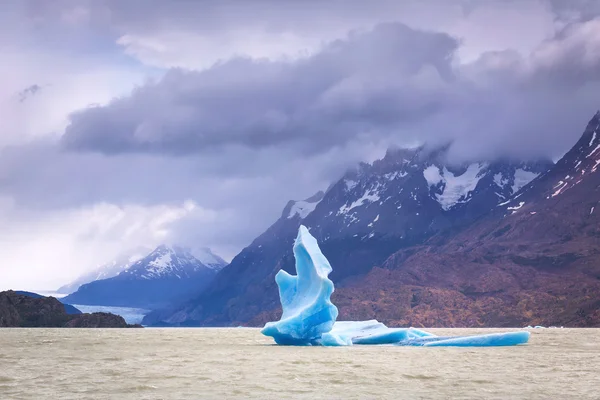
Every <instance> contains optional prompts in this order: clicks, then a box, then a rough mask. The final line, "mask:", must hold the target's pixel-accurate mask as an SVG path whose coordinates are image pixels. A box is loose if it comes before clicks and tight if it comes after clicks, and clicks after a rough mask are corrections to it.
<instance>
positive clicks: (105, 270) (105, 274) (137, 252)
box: [57, 247, 151, 294]
mask: <svg viewBox="0 0 600 400" xmlns="http://www.w3.org/2000/svg"><path fill="white" fill-rule="evenodd" d="M150 251H151V249H150V248H147V247H137V248H135V249H133V250H131V251H128V252H126V253H123V254H121V255H120V256H118V257H117V258H115V259H114V260H113V261H111V262H108V263H106V264H103V265H100V266H99V267H98V268H96V269H94V270H92V271H90V272H88V273H85V274H83V275H81V276H80V277H79V278H77V279H75V280H74V281H73V282H71V283H69V284H67V285H64V286H61V287H60V288H58V290H57V292H58V293H61V294H71V293H73V292H75V291H76V290H77V289H79V287H80V286H81V285H84V284H86V283H90V282H94V281H99V280H102V279H108V278H112V277H114V276H117V275H119V274H120V273H121V272H123V271H125V270H126V269H128V268H129V267H131V265H132V264H133V263H135V262H136V261H138V260H140V259H142V258H143V257H144V256H145V255H146V254H148V253H149V252H150Z"/></svg>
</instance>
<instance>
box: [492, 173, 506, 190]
mask: <svg viewBox="0 0 600 400" xmlns="http://www.w3.org/2000/svg"><path fill="white" fill-rule="evenodd" d="M494 183H495V184H496V186H498V187H499V188H503V187H504V186H506V185H507V184H508V183H509V180H508V179H507V178H505V177H504V175H502V172H499V173H497V174H495V175H494Z"/></svg>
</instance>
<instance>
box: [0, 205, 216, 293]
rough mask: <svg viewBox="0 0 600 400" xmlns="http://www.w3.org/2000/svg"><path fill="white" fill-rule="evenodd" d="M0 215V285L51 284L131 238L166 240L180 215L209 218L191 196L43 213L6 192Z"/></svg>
mask: <svg viewBox="0 0 600 400" xmlns="http://www.w3.org/2000/svg"><path fill="white" fill-rule="evenodd" d="M0 217H1V218H2V230H1V232H0V244H1V249H2V263H1V264H0V276H2V280H0V290H5V289H9V288H12V289H19V288H34V289H50V288H56V287H58V286H60V285H62V284H64V283H65V282H67V281H70V280H72V279H74V278H76V277H77V276H79V275H80V274H81V273H83V272H84V271H85V270H86V269H88V268H89V267H90V266H94V265H100V264H102V263H105V262H108V261H111V257H112V256H114V254H118V253H119V252H122V251H129V250H130V249H131V248H132V247H135V245H136V244H144V245H157V244H160V243H164V242H169V241H170V240H171V238H172V226H173V225H174V224H175V223H177V222H178V221H180V220H182V219H184V218H190V217H191V218H193V219H195V220H196V221H199V222H203V223H206V224H211V223H214V220H215V214H214V213H213V212H211V211H210V210H205V209H201V208H199V207H198V206H197V205H196V204H195V203H194V202H192V201H185V202H183V203H182V204H178V205H170V206H167V205H160V206H151V207H144V206H139V205H133V204H130V205H124V206H116V205H112V204H106V203H98V204H95V205H93V206H88V207H78V208H75V209H71V210H63V211H59V212H55V213H52V214H48V213H43V212H40V211H39V210H37V211H36V210H27V209H22V208H17V207H15V204H14V203H13V202H12V200H11V199H10V198H6V197H0Z"/></svg>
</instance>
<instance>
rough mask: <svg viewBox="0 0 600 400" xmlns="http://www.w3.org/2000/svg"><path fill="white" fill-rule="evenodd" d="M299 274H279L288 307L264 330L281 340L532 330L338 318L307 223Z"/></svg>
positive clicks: (452, 339)
mask: <svg viewBox="0 0 600 400" xmlns="http://www.w3.org/2000/svg"><path fill="white" fill-rule="evenodd" d="M294 257H295V259H296V273H297V275H296V276H294V275H290V274H289V273H287V272H285V271H283V270H280V271H279V272H278V273H277V275H276V276H275V282H276V283H277V286H278V287H279V299H280V301H281V307H282V309H283V313H282V315H281V318H280V320H279V321H274V322H268V323H267V324H266V325H265V327H264V328H263V329H262V331H261V332H262V333H263V334H264V335H266V336H271V337H273V339H274V340H275V343H277V344H280V345H296V346H351V345H383V344H388V345H396V346H423V347H436V346H454V347H489V346H515V345H519V344H525V343H527V342H528V340H529V335H530V333H529V332H527V331H517V332H506V333H492V334H487V335H473V336H436V335H434V334H432V333H429V332H426V331H423V330H420V329H416V328H389V327H387V326H386V325H385V324H382V323H381V322H378V321H377V320H370V321H337V322H336V319H337V316H338V309H337V307H336V306H335V305H334V304H333V303H332V302H331V294H332V293H333V291H334V285H333V282H332V281H331V280H330V279H329V274H330V273H331V271H332V268H331V265H330V264H329V261H328V260H327V258H326V257H325V256H324V255H323V253H322V252H321V249H320V248H319V244H318V243H317V240H316V239H315V238H314V237H313V236H312V235H311V234H310V232H309V231H308V229H307V228H306V227H305V226H303V225H301V226H300V228H299V230H298V236H297V237H296V241H295V242H294Z"/></svg>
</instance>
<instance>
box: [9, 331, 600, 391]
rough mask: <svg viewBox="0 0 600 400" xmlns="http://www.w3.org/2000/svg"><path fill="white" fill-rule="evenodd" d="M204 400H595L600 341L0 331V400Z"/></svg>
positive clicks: (539, 335)
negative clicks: (514, 343) (467, 342)
mask: <svg viewBox="0 0 600 400" xmlns="http://www.w3.org/2000/svg"><path fill="white" fill-rule="evenodd" d="M429 331H431V332H433V333H436V334H439V335H446V334H450V335H461V334H475V333H490V332H499V331H502V330H497V329H494V330H491V329H430V330H429ZM203 398H207V399H224V398H232V399H235V398H255V399H288V398H289V399H330V398H333V399H368V398H371V399H372V398H378V399H383V398H385V399H430V398H434V399H447V398H452V399H507V398H511V399H598V398H600V329H535V330H532V335H531V339H530V343H529V344H528V345H525V346H518V347H504V348H423V347H395V346H377V347H369V346H353V347H336V348H332V347H331V348H324V347H283V346H276V345H272V342H271V340H270V339H269V338H266V337H263V336H262V335H261V334H260V332H259V330H257V329H243V328H242V329H0V399H203Z"/></svg>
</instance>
